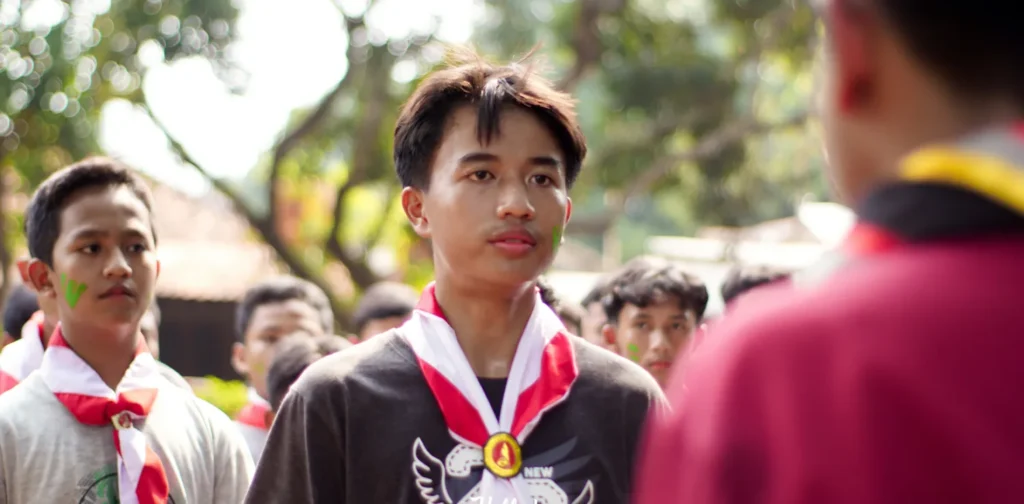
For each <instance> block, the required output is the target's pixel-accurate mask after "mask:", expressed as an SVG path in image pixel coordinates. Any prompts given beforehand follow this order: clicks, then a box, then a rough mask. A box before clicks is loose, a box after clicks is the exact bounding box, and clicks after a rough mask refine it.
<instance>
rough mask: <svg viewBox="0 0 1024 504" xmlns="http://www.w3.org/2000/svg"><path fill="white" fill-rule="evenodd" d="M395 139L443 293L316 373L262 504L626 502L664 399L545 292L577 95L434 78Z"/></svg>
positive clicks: (566, 181)
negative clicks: (581, 334) (568, 322)
mask: <svg viewBox="0 0 1024 504" xmlns="http://www.w3.org/2000/svg"><path fill="white" fill-rule="evenodd" d="M394 143H395V165H396V167H397V171H398V176H399V179H401V182H402V185H403V186H405V189H404V190H403V192H402V206H403V208H404V209H405V213H406V216H407V217H408V219H409V222H410V223H411V224H412V227H413V229H414V230H415V231H416V233H417V234H419V235H420V236H421V237H423V238H424V239H430V240H431V241H432V245H433V247H432V248H433V254H434V268H435V279H436V280H435V283H433V284H431V285H429V286H428V287H427V288H426V289H425V290H424V292H423V294H422V295H421V298H420V300H419V304H418V305H417V309H416V310H415V312H414V313H413V315H412V318H411V319H410V320H409V321H408V322H406V323H405V324H404V325H403V326H402V327H400V328H398V329H396V330H393V331H389V332H387V333H384V334H381V335H378V336H375V337H373V338H372V339H370V340H369V341H366V342H363V343H360V344H359V345H356V346H355V347H353V348H350V349H348V350H345V351H343V352H340V353H338V354H335V355H332V356H330V357H327V358H324V359H321V360H320V361H319V362H317V363H315V364H313V365H312V366H311V367H310V368H309V369H307V370H306V372H304V373H303V375H302V377H300V378H299V381H298V382H297V383H296V384H295V385H294V386H293V387H292V390H291V392H290V393H289V394H288V396H287V397H286V398H285V401H284V404H283V405H282V406H281V410H280V411H279V412H278V414H277V417H276V419H275V426H274V428H273V430H272V431H271V433H270V438H269V440H268V442H267V446H266V453H268V454H271V455H270V456H266V457H264V458H263V459H262V460H261V462H260V466H259V468H258V469H257V475H256V478H255V480H254V482H253V485H252V487H251V489H250V491H249V495H248V497H247V499H248V502H251V503H254V504H255V503H259V504H265V503H285V502H287V503H295V504H305V503H314V502H316V503H322V502H340V503H352V504H357V503H358V504H363V503H371V502H372V503H378V502H379V503H385V502H386V503H441V502H443V503H453V504H454V503H466V502H480V503H488V502H493V503H501V502H519V503H532V502H545V503H561V504H594V503H623V502H626V501H627V500H628V498H629V494H630V491H631V485H632V479H633V471H632V468H633V460H634V458H635V455H636V446H637V442H638V439H639V435H640V430H641V426H642V425H643V422H644V420H645V418H646V416H647V412H648V410H649V408H650V407H651V406H652V405H656V404H662V402H663V396H662V394H661V390H660V388H659V387H658V385H657V383H656V382H655V381H654V380H653V379H651V377H650V376H649V375H648V374H647V373H645V372H644V371H643V369H641V368H640V367H639V366H637V365H635V364H633V363H630V362H629V361H627V360H625V359H623V358H621V357H619V356H616V355H614V354H612V353H610V352H607V351H605V350H602V349H600V348H597V347H595V346H594V345H592V344H590V343H587V342H586V341H584V340H583V339H582V338H575V337H572V336H570V335H569V334H568V332H567V331H566V330H565V327H564V326H563V325H562V323H561V321H560V320H559V319H558V316H557V315H556V314H555V313H554V312H553V311H552V310H551V309H550V308H549V307H547V306H546V305H545V304H544V303H543V301H542V300H541V299H540V295H539V293H538V290H537V285H536V281H537V277H538V276H539V275H540V274H541V272H543V271H544V270H545V269H546V268H547V267H548V266H549V265H550V264H551V262H552V260H553V258H554V256H555V252H556V249H557V247H558V246H559V244H560V242H561V236H562V230H563V229H564V226H565V225H566V222H567V221H568V220H569V216H570V214H571V203H570V200H569V197H568V190H569V187H571V185H572V183H573V181H574V180H575V179H576V176H577V175H578V174H579V171H580V167H581V165H582V162H583V157H584V155H585V153H586V147H585V145H584V139H583V134H582V132H581V130H580V127H579V124H578V123H577V122H576V119H575V113H574V111H573V105H572V99H571V98H570V97H569V96H568V95H566V94H564V93H561V92H559V91H556V90H555V89H553V88H552V87H551V85H550V84H548V83H547V82H546V81H544V80H543V79H541V78H540V77H538V76H537V75H534V74H533V73H532V72H531V71H530V70H529V69H528V68H526V67H525V66H522V65H509V66H492V65H489V64H486V63H483V62H480V61H479V60H478V59H477V60H476V62H475V63H470V64H466V65H463V66H459V67H454V68H449V69H446V70H442V71H439V72H436V73H434V74H432V75H430V76H428V77H426V78H425V79H424V81H423V82H422V83H421V84H420V86H419V87H418V88H417V90H416V91H415V92H414V93H413V96H412V97H411V98H410V99H409V101H408V103H407V104H406V105H405V107H404V109H403V110H402V113H401V115H400V117H399V119H398V124H397V127H396V128H395V142H394Z"/></svg>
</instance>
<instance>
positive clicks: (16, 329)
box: [4, 284, 39, 339]
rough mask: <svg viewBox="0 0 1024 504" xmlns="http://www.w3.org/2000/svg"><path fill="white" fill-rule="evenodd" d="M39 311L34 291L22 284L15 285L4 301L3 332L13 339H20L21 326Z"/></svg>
mask: <svg viewBox="0 0 1024 504" xmlns="http://www.w3.org/2000/svg"><path fill="white" fill-rule="evenodd" d="M37 311H39V299H38V298H36V293H35V292H32V291H31V290H29V288H28V287H25V286H24V285H22V284H18V285H15V286H14V288H12V289H11V292H10V294H8V295H7V301H5V302H4V332H6V333H7V334H8V335H10V336H11V337H12V338H14V339H21V328H22V327H25V324H27V323H28V321H29V319H31V318H32V315H34V314H35V313H36V312H37Z"/></svg>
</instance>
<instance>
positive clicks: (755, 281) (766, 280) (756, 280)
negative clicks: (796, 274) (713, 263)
mask: <svg viewBox="0 0 1024 504" xmlns="http://www.w3.org/2000/svg"><path fill="white" fill-rule="evenodd" d="M789 275H790V272H789V271H787V270H783V269H779V268H773V267H771V266H764V265H748V266H744V265H737V266H733V268H732V269H731V270H729V273H728V275H726V277H725V282H723V283H722V301H724V302H725V303H726V304H729V302H730V301H732V300H733V299H736V298H737V297H739V295H740V294H743V293H745V292H747V291H749V290H751V289H754V288H755V287H760V286H762V285H767V284H770V283H773V282H775V281H778V280H782V279H785V278H789Z"/></svg>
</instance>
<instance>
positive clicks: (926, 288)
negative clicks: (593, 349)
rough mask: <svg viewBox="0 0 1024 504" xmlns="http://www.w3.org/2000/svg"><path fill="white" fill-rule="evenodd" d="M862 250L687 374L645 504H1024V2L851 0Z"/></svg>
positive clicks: (854, 238) (839, 59)
mask: <svg viewBox="0 0 1024 504" xmlns="http://www.w3.org/2000/svg"><path fill="white" fill-rule="evenodd" d="M819 3H820V4H821V5H819V6H818V7H819V8H820V11H821V14H822V15H823V17H824V20H825V26H826V34H827V36H826V49H827V51H826V54H827V56H826V62H825V70H826V72H825V74H826V85H825V86H824V92H823V96H822V98H823V100H822V102H823V107H822V108H823V110H822V119H823V123H824V126H825V131H826V146H827V151H828V154H829V165H830V171H831V173H830V175H831V176H832V178H833V180H834V182H835V185H836V188H837V189H838V192H839V193H840V195H841V196H842V198H843V199H844V200H845V201H846V202H847V203H848V204H850V205H852V206H854V208H855V209H856V211H857V215H858V219H859V221H858V224H857V226H856V227H855V230H854V231H853V232H852V234H851V235H850V237H849V239H848V241H847V242H846V245H845V246H844V247H843V248H842V249H841V250H840V251H838V252H837V253H836V254H835V255H834V256H830V257H828V258H827V260H825V261H824V262H823V263H822V264H821V265H819V266H818V267H815V268H811V269H810V270H808V271H804V272H801V273H800V274H798V275H796V276H795V277H794V279H793V282H791V283H787V284H783V285H778V286H770V287H765V288H763V289H759V290H758V291H756V292H751V293H750V294H748V295H747V296H745V297H744V298H743V299H742V300H741V301H742V302H740V303H738V304H737V305H736V306H735V307H734V309H735V311H733V312H730V315H729V316H727V317H725V318H724V319H723V320H722V321H721V323H720V325H718V326H716V327H715V328H714V329H713V330H712V332H711V333H710V334H709V335H708V337H707V340H706V341H705V342H704V344H703V345H701V346H700V347H699V348H697V349H696V351H695V353H694V354H693V355H692V358H691V359H690V360H689V361H688V365H687V366H686V367H685V368H684V369H682V370H681V372H680V373H675V374H674V375H673V376H672V378H671V379H670V388H669V391H668V396H669V398H670V401H671V403H672V405H673V407H674V408H673V411H672V412H671V413H668V414H665V415H659V416H658V417H657V418H656V419H654V420H653V421H652V424H651V425H650V426H649V429H648V432H647V438H646V442H645V450H646V455H645V457H644V460H643V461H642V462H641V465H640V469H639V479H640V480H639V481H638V483H637V491H636V493H635V495H634V496H635V502H637V503H639V504H652V503H665V502H673V503H686V504H690V503H700V504H709V503H730V504H746V503H765V504H775V503H778V504H783V503H784V504H801V503H830V504H844V503H858V504H860V503H890V502H891V503H898V504H908V503H915V504H917V503H934V502H949V503H968V502H969V503H972V504H977V503H1008V502H1021V501H1024V477H1022V475H1024V399H1022V397H1024V396H1022V393H1021V390H1024V365H1021V355H1022V354H1024V338H1022V335H1024V310H1022V309H1021V308H1022V306H1024V305H1022V304H1021V287H1022V286H1024V121H1022V115H1024V31H1022V30H1021V29H1020V27H1019V23H1020V22H1019V17H1018V16H1015V15H1014V14H1013V13H1012V12H1011V11H1010V5H1011V3H1009V2H1005V3H1001V2H995V1H986V0H981V1H976V2H930V1H929V2H925V1H923V0H916V1H915V0H830V1H826V2H819Z"/></svg>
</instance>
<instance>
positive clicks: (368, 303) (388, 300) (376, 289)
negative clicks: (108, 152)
mask: <svg viewBox="0 0 1024 504" xmlns="http://www.w3.org/2000/svg"><path fill="white" fill-rule="evenodd" d="M418 301H419V295H418V294H416V291H415V290H414V289H413V288H412V287H409V286H408V285H405V284H401V283H397V282H378V283H375V284H373V285H371V286H370V288H369V289H366V292H364V293H363V297H362V298H361V299H360V300H359V304H358V305H356V310H355V312H354V314H353V315H352V319H353V322H354V323H355V326H356V333H357V334H358V333H361V332H362V331H363V328H364V327H366V324H368V323H370V321H372V320H378V319H384V318H391V317H405V316H408V315H409V314H410V313H412V311H413V310H415V309H416V303H417V302H418Z"/></svg>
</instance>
